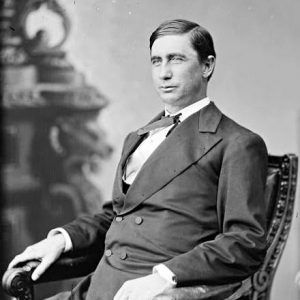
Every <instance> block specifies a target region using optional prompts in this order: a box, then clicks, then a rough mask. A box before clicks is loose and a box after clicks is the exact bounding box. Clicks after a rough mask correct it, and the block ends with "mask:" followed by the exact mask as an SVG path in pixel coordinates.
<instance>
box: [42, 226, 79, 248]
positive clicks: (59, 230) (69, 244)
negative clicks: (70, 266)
mask: <svg viewBox="0 0 300 300" xmlns="http://www.w3.org/2000/svg"><path fill="white" fill-rule="evenodd" d="M58 233H61V234H62V235H63V237H64V239H65V242H66V244H65V249H64V253H65V252H68V251H70V250H72V249H73V244H72V241H71V238H70V235H69V234H68V232H67V231H66V230H65V229H63V228H61V227H58V228H54V229H52V230H50V231H49V233H48V235H47V238H48V237H51V236H54V235H55V234H58Z"/></svg>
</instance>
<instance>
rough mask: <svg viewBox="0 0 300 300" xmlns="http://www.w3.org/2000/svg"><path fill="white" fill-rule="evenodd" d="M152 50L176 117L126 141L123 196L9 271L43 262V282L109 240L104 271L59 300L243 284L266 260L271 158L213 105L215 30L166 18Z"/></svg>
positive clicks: (168, 108)
mask: <svg viewBox="0 0 300 300" xmlns="http://www.w3.org/2000/svg"><path fill="white" fill-rule="evenodd" d="M150 54H151V63H152V77H153V82H154V86H155V88H156V90H157V92H158V94H159V96H160V98H161V100H162V102H163V104H164V107H165V110H164V112H162V113H160V114H159V115H158V116H157V117H155V118H154V119H153V120H152V121H151V122H150V125H148V126H145V127H144V128H142V129H140V130H138V131H135V132H132V133H130V134H129V135H128V136H127V138H126V140H125V143H124V146H123V151H122V156H121V160H120V163H119V165H118V168H117V174H116V178H115V183H114V189H113V197H112V201H110V202H107V203H105V204H104V206H103V210H102V211H101V212H100V213H99V214H96V215H94V216H85V217H81V218H79V219H77V220H75V221H74V222H72V223H70V224H67V225H66V226H64V227H63V228H62V229H55V230H53V231H51V232H50V233H49V235H48V237H47V239H45V240H43V241H41V242H39V243H38V244H35V245H33V246H31V247H29V248H27V249H26V250H25V251H24V252H23V253H22V254H20V255H18V256H16V258H15V259H14V260H13V261H12V262H11V264H10V266H9V267H12V266H15V265H16V264H18V263H19V262H23V261H26V260H29V259H41V263H40V265H39V266H38V267H37V268H36V270H35V272H34V273H33V275H32V277H33V279H34V280H35V279H37V278H38V277H39V276H40V275H41V274H42V273H43V272H44V270H45V269H46V268H47V267H48V266H49V265H50V264H51V263H52V262H53V261H55V260H56V259H57V258H58V257H59V256H60V254H61V253H62V252H63V251H72V249H73V250H78V249H83V248H88V247H91V246H95V245H99V251H104V255H103V257H102V259H101V261H100V263H99V265H98V267H97V269H96V270H95V272H94V274H93V275H90V276H88V277H87V278H85V279H84V280H83V282H81V283H80V284H79V286H77V287H76V288H75V289H74V290H73V292H72V295H71V296H70V297H72V298H63V296H62V295H61V296H60V297H58V296H57V297H56V298H55V299H84V298H85V297H86V299H90V300H95V299H102V300H111V299H114V300H125V299H130V300H134V299H138V300H143V299H153V298H154V297H155V296H156V295H158V294H160V293H162V292H163V291H165V290H167V289H170V288H173V287H175V286H182V285H192V284H195V283H201V284H222V283H226V282H232V281H235V280H241V279H244V278H246V277H247V276H249V275H251V274H253V273H254V272H255V271H256V270H257V268H258V267H259V265H260V264H261V262H262V260H263V258H264V255H265V238H266V236H265V207H264V187H265V180H266V170H267V151H266V147H265V144H264V142H263V140H262V139H261V138H260V137H259V136H258V135H256V134H254V133H253V132H251V131H249V130H248V129H245V128H243V127H241V126H240V125H238V124H237V123H235V122H234V121H232V120H231V119H229V118H228V117H226V116H225V115H223V114H222V113H221V112H220V111H219V109H218V108H217V107H216V106H215V104H214V103H213V102H211V101H210V100H209V98H207V84H208V81H209V79H210V77H211V75H212V73H213V71H214V67H215V57H216V54H215V50H214V45H213V40H212V38H211V36H210V34H209V33H208V31H207V30H206V29H204V28H203V27H201V26H199V25H198V24H196V23H193V22H189V21H186V20H172V21H167V22H165V23H163V24H161V25H160V26H159V27H158V28H157V29H156V30H155V31H154V32H153V34H152V35H151V37H150ZM163 115H167V116H168V115H171V116H173V118H171V117H169V118H162V120H160V119H161V117H162V116H163ZM158 120H159V121H158Z"/></svg>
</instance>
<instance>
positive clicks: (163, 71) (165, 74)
mask: <svg viewBox="0 0 300 300" xmlns="http://www.w3.org/2000/svg"><path fill="white" fill-rule="evenodd" d="M171 77H172V70H171V69H170V67H169V66H168V65H167V64H162V65H161V67H160V72H159V78H160V79H164V80H166V79H170V78H171Z"/></svg>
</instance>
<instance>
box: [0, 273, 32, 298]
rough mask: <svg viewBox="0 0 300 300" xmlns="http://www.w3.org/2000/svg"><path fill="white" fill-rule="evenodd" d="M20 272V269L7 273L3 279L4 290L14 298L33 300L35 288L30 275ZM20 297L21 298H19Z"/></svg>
mask: <svg viewBox="0 0 300 300" xmlns="http://www.w3.org/2000/svg"><path fill="white" fill-rule="evenodd" d="M25 271H26V270H24V272H20V270H19V269H11V270H9V271H7V272H6V273H5V276H4V277H3V279H2V285H3V288H4V289H6V291H7V293H8V294H9V295H11V296H13V297H18V299H20V300H33V287H32V281H31V279H30V273H28V272H25ZM19 297H20V298H19Z"/></svg>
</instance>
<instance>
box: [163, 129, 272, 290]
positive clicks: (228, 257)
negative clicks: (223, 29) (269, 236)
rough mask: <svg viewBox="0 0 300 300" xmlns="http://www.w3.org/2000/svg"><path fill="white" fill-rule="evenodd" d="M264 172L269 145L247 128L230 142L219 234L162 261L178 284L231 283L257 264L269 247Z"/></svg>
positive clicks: (220, 199)
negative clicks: (267, 242)
mask: <svg viewBox="0 0 300 300" xmlns="http://www.w3.org/2000/svg"><path fill="white" fill-rule="evenodd" d="M266 173H267V150H266V147H265V144H264V142H263V140H262V139H261V138H260V137H259V136H257V135H255V134H252V133H249V134H244V135H240V136H238V137H236V138H235V139H233V140H232V141H229V142H227V145H226V146H225V147H224V151H223V153H222V165H221V170H220V175H219V184H218V196H217V207H216V213H217V216H218V220H219V227H220V234H218V235H217V236H216V237H215V239H214V240H211V241H207V242H204V243H201V244H199V245H197V246H196V247H195V248H193V249H192V250H190V251H189V252H186V253H183V254H180V255H178V256H175V257H174V258H172V259H170V260H169V261H166V262H164V264H165V265H166V266H167V267H168V268H169V269H170V270H171V271H172V272H173V273H174V274H175V275H176V277H177V282H178V285H179V286H180V285H185V284H187V283H191V282H200V283H201V284H212V283H213V284H223V283H229V282H231V281H235V280H241V279H244V278H246V277H247V276H249V275H251V274H253V273H254V272H255V271H256V270H257V269H258V267H259V266H260V264H261V262H262V261H263V258H264V255H265V248H266V230H265V229H266V228H265V226H266V215H265V211H266V210H265V201H264V190H265V184H266Z"/></svg>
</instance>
